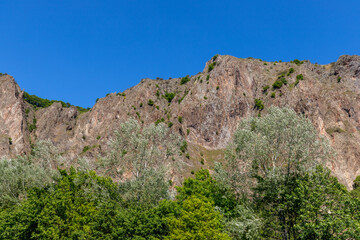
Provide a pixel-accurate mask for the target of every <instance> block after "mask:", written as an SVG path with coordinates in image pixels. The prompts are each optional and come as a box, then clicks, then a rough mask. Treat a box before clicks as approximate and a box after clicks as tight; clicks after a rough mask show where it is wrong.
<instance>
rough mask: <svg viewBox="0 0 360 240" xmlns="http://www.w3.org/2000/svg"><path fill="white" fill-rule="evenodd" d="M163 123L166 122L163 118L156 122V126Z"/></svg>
mask: <svg viewBox="0 0 360 240" xmlns="http://www.w3.org/2000/svg"><path fill="white" fill-rule="evenodd" d="M162 122H165V119H164V118H161V119H158V120H156V122H155V126H157V125H158V124H159V123H162Z"/></svg>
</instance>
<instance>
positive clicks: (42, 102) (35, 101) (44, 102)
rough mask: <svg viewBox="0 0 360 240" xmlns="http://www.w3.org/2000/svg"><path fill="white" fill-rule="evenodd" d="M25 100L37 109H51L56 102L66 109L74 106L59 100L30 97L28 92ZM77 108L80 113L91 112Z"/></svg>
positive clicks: (24, 96)
mask: <svg viewBox="0 0 360 240" xmlns="http://www.w3.org/2000/svg"><path fill="white" fill-rule="evenodd" d="M23 98H24V100H25V101H26V102H28V103H30V104H31V105H32V106H34V107H35V108H45V107H49V106H51V105H52V104H53V103H55V102H59V103H61V106H62V107H66V108H68V107H71V106H74V105H71V104H70V103H65V102H63V101H59V100H49V99H46V98H40V97H38V96H36V95H30V94H28V93H27V92H24V95H23ZM76 108H77V109H78V111H79V112H87V111H89V110H90V108H82V107H78V106H76Z"/></svg>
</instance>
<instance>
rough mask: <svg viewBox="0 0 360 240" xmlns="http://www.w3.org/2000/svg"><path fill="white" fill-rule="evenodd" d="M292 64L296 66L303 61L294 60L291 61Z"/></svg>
mask: <svg viewBox="0 0 360 240" xmlns="http://www.w3.org/2000/svg"><path fill="white" fill-rule="evenodd" d="M291 62H292V63H295V64H296V65H301V64H303V63H304V61H300V60H299V59H295V60H294V61H291Z"/></svg>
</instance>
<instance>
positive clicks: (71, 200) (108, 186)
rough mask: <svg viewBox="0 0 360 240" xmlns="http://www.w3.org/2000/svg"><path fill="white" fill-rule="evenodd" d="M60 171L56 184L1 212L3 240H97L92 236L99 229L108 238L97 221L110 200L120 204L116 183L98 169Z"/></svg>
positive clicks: (33, 193)
mask: <svg viewBox="0 0 360 240" xmlns="http://www.w3.org/2000/svg"><path fill="white" fill-rule="evenodd" d="M60 174H61V179H60V180H59V181H58V183H57V184H54V185H49V186H47V187H43V188H33V189H32V190H31V191H30V193H29V197H28V199H27V200H25V201H24V202H22V203H21V204H20V205H18V206H17V207H15V208H14V209H9V210H7V211H4V212H2V213H1V214H0V230H1V231H0V239H98V238H93V237H92V236H93V233H94V230H96V229H97V230H99V229H100V230H101V231H98V233H99V232H101V233H102V234H101V238H102V239H104V238H105V237H106V235H107V231H105V230H109V229H106V226H105V225H102V226H101V227H100V228H99V226H96V224H95V223H96V222H97V221H98V219H99V217H98V216H99V214H101V213H102V212H109V209H111V207H110V206H111V203H116V205H114V204H113V205H112V206H120V204H121V199H120V198H119V195H118V194H117V186H116V185H115V184H114V183H113V182H112V180H111V179H110V178H103V177H99V176H97V175H96V174H95V172H90V173H85V172H77V171H75V169H74V168H71V169H70V173H67V172H66V171H65V170H60ZM109 215H111V214H109ZM112 228H113V226H112V227H111V229H112ZM93 229H94V230H93ZM111 229H110V230H111Z"/></svg>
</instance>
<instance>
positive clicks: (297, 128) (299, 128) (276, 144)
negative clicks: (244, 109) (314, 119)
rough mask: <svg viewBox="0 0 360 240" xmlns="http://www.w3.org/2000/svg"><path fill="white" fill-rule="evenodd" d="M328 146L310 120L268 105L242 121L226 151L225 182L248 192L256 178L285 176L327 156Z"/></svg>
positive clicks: (319, 161) (295, 172) (289, 110)
mask: <svg viewBox="0 0 360 240" xmlns="http://www.w3.org/2000/svg"><path fill="white" fill-rule="evenodd" d="M330 156H331V155H330V147H329V145H328V144H327V142H326V141H325V140H324V139H323V138H322V137H318V135H317V132H316V130H315V128H314V127H313V125H312V123H311V122H310V121H309V120H308V119H306V118H305V117H303V116H299V115H297V114H296V113H295V111H294V110H292V109H289V108H277V107H271V108H270V109H269V111H268V114H267V115H265V116H263V117H252V118H248V119H245V120H243V121H242V122H241V123H240V124H239V127H238V129H237V131H236V132H235V134H234V139H233V142H231V143H230V144H229V146H228V149H227V151H226V160H227V161H226V162H227V167H226V169H228V174H229V176H228V177H229V183H230V184H231V185H232V187H233V188H234V189H235V190H236V191H237V192H238V193H240V192H242V193H249V191H250V190H251V188H253V187H254V186H255V185H256V184H257V181H258V180H261V179H264V178H268V179H275V180H274V181H276V180H277V179H280V178H284V177H285V178H289V177H291V176H296V175H298V174H302V173H304V172H308V171H311V170H312V169H314V168H315V166H317V165H318V163H321V162H324V161H326V160H328V159H329V158H330Z"/></svg>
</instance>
